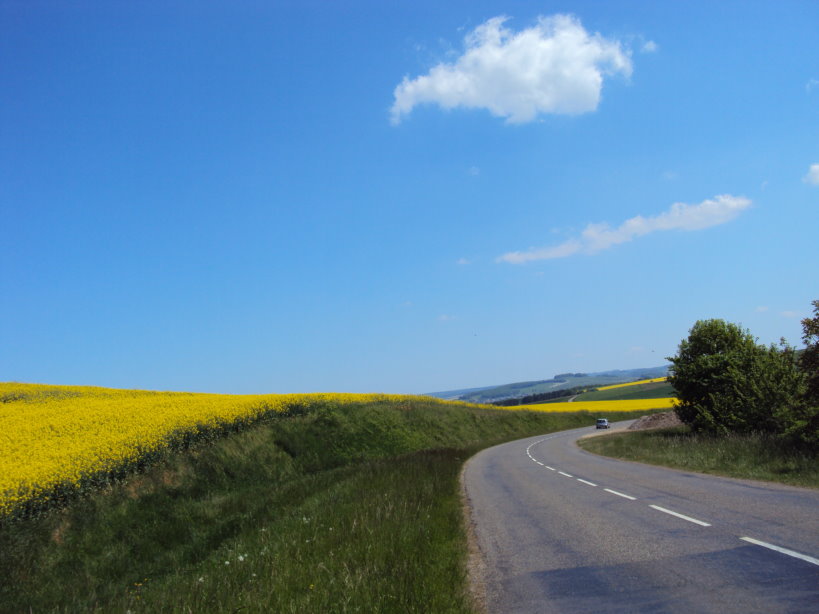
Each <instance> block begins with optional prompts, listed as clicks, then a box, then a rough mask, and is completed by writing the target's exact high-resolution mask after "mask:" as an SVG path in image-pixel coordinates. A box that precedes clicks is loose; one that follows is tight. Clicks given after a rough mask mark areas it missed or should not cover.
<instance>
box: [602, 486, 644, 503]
mask: <svg viewBox="0 0 819 614" xmlns="http://www.w3.org/2000/svg"><path fill="white" fill-rule="evenodd" d="M603 490H605V491H606V492H610V493H611V494H613V495H617V496H618V497H623V499H628V500H629V501H636V500H637V497H632V496H631V495H627V494H625V493H622V492H617V491H616V490H612V489H611V488H604V489H603Z"/></svg>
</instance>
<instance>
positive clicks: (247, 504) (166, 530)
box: [0, 398, 595, 612]
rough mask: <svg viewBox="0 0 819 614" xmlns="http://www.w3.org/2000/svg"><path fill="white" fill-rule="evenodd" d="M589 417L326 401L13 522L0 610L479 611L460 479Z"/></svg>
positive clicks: (5, 537) (2, 543)
mask: <svg viewBox="0 0 819 614" xmlns="http://www.w3.org/2000/svg"><path fill="white" fill-rule="evenodd" d="M594 418H595V416H592V415H589V414H586V413H575V414H548V413H542V412H526V411H509V410H489V409H480V408H465V407H462V406H441V405H439V404H435V403H430V402H427V401H425V400H424V399H422V398H419V399H418V400H417V401H412V402H405V403H400V404H395V403H387V402H380V403H370V404H361V405H355V406H347V407H344V408H342V407H337V406H333V405H332V404H329V405H327V406H325V407H321V408H317V409H315V410H311V411H309V412H308V413H306V414H305V415H300V416H292V417H284V418H280V419H273V420H270V421H269V422H266V423H263V424H259V425H257V426H255V427H253V428H248V429H246V430H244V431H242V432H239V433H235V434H231V435H229V436H226V437H224V438H222V439H219V440H217V441H215V442H212V443H209V444H207V445H204V444H202V445H199V446H197V447H194V448H192V449H190V450H187V451H180V452H176V453H174V454H171V455H169V456H168V457H167V458H165V459H164V460H162V461H161V462H158V463H156V464H154V465H153V466H151V467H149V468H148V469H147V470H146V471H144V472H143V473H141V474H138V475H133V476H131V477H130V478H128V479H127V480H125V481H124V482H122V483H120V484H117V485H114V486H113V487H110V488H108V489H107V490H105V491H103V492H96V493H93V494H91V495H89V496H86V497H83V498H80V499H76V500H74V501H72V502H71V503H70V504H69V505H68V506H67V507H65V508H64V509H62V510H51V511H50V512H47V513H45V514H42V515H40V516H38V517H34V518H28V519H17V520H13V521H10V520H7V521H5V522H4V523H0V577H2V578H3V580H2V582H0V612H28V611H34V612H89V611H101V612H126V611H128V610H130V611H131V612H235V611H240V612H470V611H471V609H470V607H471V606H470V603H469V600H468V598H467V597H466V588H465V587H466V576H465V567H464V565H465V551H466V548H465V538H464V530H463V526H462V515H461V514H462V510H461V503H460V498H459V487H458V475H459V472H460V469H461V467H462V464H463V462H464V461H465V460H466V459H467V458H468V457H469V456H470V455H471V454H473V453H474V452H475V451H477V450H478V449H480V448H482V447H485V446H488V445H491V444H493V443H498V442H500V441H504V440H509V439H514V438H518V437H523V436H527V435H535V434H540V433H545V432H551V431H556V430H561V429H565V428H572V427H577V426H584V425H591V424H593V422H594Z"/></svg>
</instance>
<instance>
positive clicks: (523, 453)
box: [463, 423, 819, 614]
mask: <svg viewBox="0 0 819 614" xmlns="http://www.w3.org/2000/svg"><path fill="white" fill-rule="evenodd" d="M627 424H629V423H620V424H616V425H615V428H623V427H624V426H625V425H627ZM592 432H594V427H589V428H585V429H576V430H572V431H564V432H562V433H555V434H552V435H544V436H541V437H533V438H529V439H522V440H519V441H514V442H510V443H507V444H503V445H500V446H496V447H494V448H489V449H487V450H483V451H482V452H480V453H479V454H477V455H476V456H474V457H473V458H472V459H470V460H469V462H468V463H467V465H466V467H465V469H464V476H463V480H464V489H465V491H466V494H467V498H468V501H469V503H470V507H471V514H472V521H473V529H474V531H475V535H476V538H477V543H478V546H479V548H480V551H481V552H482V555H483V563H484V565H483V568H484V569H485V573H484V574H481V575H483V578H478V580H482V581H483V586H484V587H485V598H486V605H487V609H488V611H489V612H490V613H495V612H497V613H498V614H501V613H503V614H507V613H512V612H544V613H545V612H571V613H577V612H624V613H625V612H628V613H632V612H684V613H686V614H691V613H699V612H703V613H705V612H719V613H725V612H742V613H748V612H765V613H769V612H775V613H780V612H782V613H784V612H800V613H808V612H810V613H813V614H816V613H819V491H815V490H810V489H801V488H792V487H787V486H778V485H773V484H769V483H762V482H752V481H747V480H735V479H729V478H719V477H713V476H705V475H700V474H692V473H686V472H682V471H676V470H672V469H663V468H659V467H653V466H648V465H641V464H638V463H630V462H624V461H616V460H613V459H607V458H602V457H599V456H595V455H592V454H589V453H586V452H583V451H582V450H580V449H579V448H578V447H577V446H576V444H575V443H574V442H575V441H576V440H577V439H578V437H580V436H581V435H584V434H588V433H592ZM777 548H778V549H777ZM800 557H801V558H800Z"/></svg>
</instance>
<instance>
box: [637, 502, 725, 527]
mask: <svg viewBox="0 0 819 614" xmlns="http://www.w3.org/2000/svg"><path fill="white" fill-rule="evenodd" d="M649 507H651V508H653V509H655V510H657V511H658V512H664V513H666V514H671V515H672V516H676V517H677V518H682V519H683V520H687V521H688V522H693V523H694V524H698V525H700V526H703V527H710V526H711V525H710V524H708V523H707V522H703V521H702V520H697V519H696V518H691V516H683V515H682V514H678V513H677V512H672V511H671V510H667V509H665V508H664V507H660V506H659V505H649Z"/></svg>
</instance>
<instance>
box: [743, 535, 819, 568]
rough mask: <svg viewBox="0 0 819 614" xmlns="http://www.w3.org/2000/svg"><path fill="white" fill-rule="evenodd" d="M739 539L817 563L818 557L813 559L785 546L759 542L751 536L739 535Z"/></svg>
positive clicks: (818, 562) (818, 563) (818, 561)
mask: <svg viewBox="0 0 819 614" xmlns="http://www.w3.org/2000/svg"><path fill="white" fill-rule="evenodd" d="M740 539H741V540H743V541H746V542H748V543H749V544H754V545H756V546H762V547H763V548H768V549H769V550H775V551H776V552H780V553H782V554H787V555H788V556H792V557H794V558H796V559H802V560H803V561H807V562H808V563H813V564H814V565H819V559H815V558H813V557H812V556H808V555H807V554H800V553H799V552H794V551H793V550H788V549H787V548H780V547H779V546H774V545H773V544H769V543H767V542H761V541H759V540H758V539H754V538H752V537H740Z"/></svg>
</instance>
